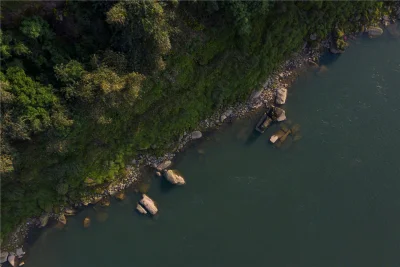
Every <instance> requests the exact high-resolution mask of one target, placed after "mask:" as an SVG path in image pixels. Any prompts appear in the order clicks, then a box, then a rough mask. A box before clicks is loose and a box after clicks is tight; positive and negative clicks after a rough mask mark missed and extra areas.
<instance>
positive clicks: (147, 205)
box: [140, 194, 158, 215]
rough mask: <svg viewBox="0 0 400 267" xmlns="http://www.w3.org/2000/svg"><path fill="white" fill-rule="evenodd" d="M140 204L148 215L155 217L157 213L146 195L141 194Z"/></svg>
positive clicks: (154, 205)
mask: <svg viewBox="0 0 400 267" xmlns="http://www.w3.org/2000/svg"><path fill="white" fill-rule="evenodd" d="M140 204H142V205H143V206H144V207H145V208H146V210H148V212H150V214H152V215H155V214H156V213H157V212H158V209H157V207H156V204H155V203H154V201H153V200H152V199H151V198H149V197H148V196H147V195H146V194H143V198H142V199H141V200H140Z"/></svg>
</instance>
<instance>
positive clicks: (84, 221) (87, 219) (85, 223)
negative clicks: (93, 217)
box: [83, 217, 90, 228]
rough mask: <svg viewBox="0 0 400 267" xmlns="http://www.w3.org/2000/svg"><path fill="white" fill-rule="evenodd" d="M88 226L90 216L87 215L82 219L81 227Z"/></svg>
mask: <svg viewBox="0 0 400 267" xmlns="http://www.w3.org/2000/svg"><path fill="white" fill-rule="evenodd" d="M89 226H90V218H89V217H86V218H85V219H84V220H83V227H85V228H88V227H89Z"/></svg>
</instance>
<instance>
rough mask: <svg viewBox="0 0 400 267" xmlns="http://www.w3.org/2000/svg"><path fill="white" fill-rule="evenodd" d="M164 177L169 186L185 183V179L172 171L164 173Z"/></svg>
mask: <svg viewBox="0 0 400 267" xmlns="http://www.w3.org/2000/svg"><path fill="white" fill-rule="evenodd" d="M164 176H165V178H166V179H167V180H168V181H169V182H170V183H171V184H177V185H183V184H185V183H186V182H185V179H184V178H183V177H182V176H181V175H179V174H178V173H177V172H176V171H174V170H167V171H165V172H164Z"/></svg>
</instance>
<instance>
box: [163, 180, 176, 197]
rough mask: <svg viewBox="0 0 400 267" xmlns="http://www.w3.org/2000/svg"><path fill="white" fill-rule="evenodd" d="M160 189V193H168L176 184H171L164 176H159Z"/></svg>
mask: <svg viewBox="0 0 400 267" xmlns="http://www.w3.org/2000/svg"><path fill="white" fill-rule="evenodd" d="M160 179H161V181H160V189H161V192H162V193H168V192H170V191H172V190H174V189H175V188H176V187H177V186H176V185H173V184H171V183H170V182H168V181H167V179H165V178H164V177H160Z"/></svg>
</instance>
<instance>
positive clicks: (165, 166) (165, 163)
mask: <svg viewBox="0 0 400 267" xmlns="http://www.w3.org/2000/svg"><path fill="white" fill-rule="evenodd" d="M200 137H201V136H200ZM171 164H172V161H170V160H166V161H164V162H163V163H161V164H159V165H158V166H157V170H159V171H162V170H164V169H166V168H168V167H169V166H171Z"/></svg>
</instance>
